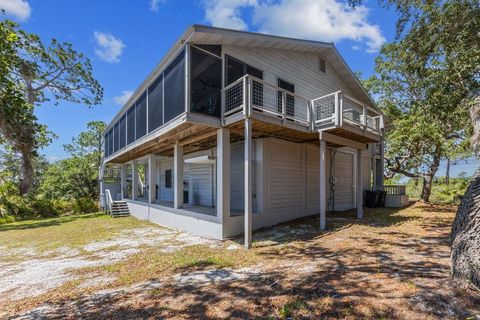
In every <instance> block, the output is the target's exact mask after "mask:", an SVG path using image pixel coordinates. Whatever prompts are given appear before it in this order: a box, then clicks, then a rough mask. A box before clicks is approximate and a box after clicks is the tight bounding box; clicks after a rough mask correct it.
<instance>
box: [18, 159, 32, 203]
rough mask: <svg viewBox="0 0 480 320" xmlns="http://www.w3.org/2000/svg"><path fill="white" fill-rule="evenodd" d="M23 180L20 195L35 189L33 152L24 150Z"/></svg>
mask: <svg viewBox="0 0 480 320" xmlns="http://www.w3.org/2000/svg"><path fill="white" fill-rule="evenodd" d="M21 154H22V178H21V180H20V188H19V191H20V195H25V194H27V193H29V192H30V191H32V188H33V162H32V152H31V151H26V150H22V151H21Z"/></svg>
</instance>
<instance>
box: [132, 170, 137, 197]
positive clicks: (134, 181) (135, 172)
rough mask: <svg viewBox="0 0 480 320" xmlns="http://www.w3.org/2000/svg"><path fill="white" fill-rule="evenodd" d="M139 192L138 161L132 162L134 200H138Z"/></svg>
mask: <svg viewBox="0 0 480 320" xmlns="http://www.w3.org/2000/svg"><path fill="white" fill-rule="evenodd" d="M137 194H138V162H137V161H133V163H132V200H137Z"/></svg>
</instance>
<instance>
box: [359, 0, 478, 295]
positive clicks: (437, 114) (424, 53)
mask: <svg viewBox="0 0 480 320" xmlns="http://www.w3.org/2000/svg"><path fill="white" fill-rule="evenodd" d="M350 2H353V3H354V4H355V3H359V2H361V0H350ZM384 3H385V4H387V5H391V4H393V5H395V6H396V8H397V11H398V12H399V13H400V19H399V20H398V23H397V40H398V39H400V40H398V42H401V41H403V39H402V36H403V35H404V34H406V35H405V36H404V38H405V39H406V41H405V42H403V43H402V46H403V47H404V48H405V49H406V50H405V51H406V52H408V53H409V56H410V59H411V61H412V63H411V64H408V63H407V66H410V67H412V66H413V67H414V68H415V66H417V67H418V73H417V74H415V72H413V73H411V72H409V73H408V74H409V75H418V76H420V77H421V78H422V79H423V77H426V78H425V79H423V80H425V81H423V85H425V86H426V87H427V88H428V86H429V83H428V81H433V82H432V84H435V83H442V82H443V83H444V84H445V86H444V87H443V88H441V87H438V86H434V87H433V88H434V90H432V89H429V90H426V93H428V94H429V96H428V97H429V98H431V100H432V101H433V102H436V103H435V104H428V105H427V106H424V107H423V108H422V109H423V110H425V111H426V112H427V114H428V115H431V116H432V119H438V118H440V119H441V117H444V116H446V115H448V112H449V111H453V112H457V111H459V110H460V112H465V111H469V112H470V120H471V125H472V126H473V130H474V134H473V136H472V139H471V144H472V147H473V150H474V152H475V154H476V155H477V157H478V156H480V97H479V93H480V88H479V87H480V84H479V81H480V33H479V32H478V30H480V19H479V17H480V3H479V2H478V1H476V0H451V1H435V0H434V1H431V0H420V1H419V0H385V1H384ZM408 26H411V28H410V29H408ZM405 29H407V30H405ZM418 62H421V63H420V65H419V64H418ZM422 63H423V65H430V66H431V67H432V68H431V69H433V72H431V73H427V74H425V73H424V72H425V70H424V68H422ZM438 68H445V69H446V70H448V72H444V73H442V72H435V71H436V70H435V69H438ZM410 69H411V68H410ZM440 77H444V78H445V79H439V78H440ZM439 80H440V81H439ZM420 88H422V87H420ZM414 93H417V92H415V91H414ZM422 93H423V92H422ZM442 99H444V100H446V101H448V102H449V103H438V102H439V100H442ZM435 106H437V107H438V109H433V108H434V107H435ZM461 109H463V110H461ZM445 125H446V126H448V125H449V123H448V122H445ZM454 133H455V132H454ZM478 199H480V170H477V173H476V174H475V175H474V177H473V180H472V181H471V183H470V185H469V186H468V188H467V190H466V192H465V195H464V197H463V199H462V201H461V204H460V206H459V208H458V210H457V214H456V216H455V220H454V222H453V227H452V233H451V239H452V253H451V262H452V276H453V277H454V278H456V279H458V280H462V281H466V282H468V283H471V284H473V285H475V286H476V287H477V288H480V254H479V252H480V232H479V230H480V202H479V201H478Z"/></svg>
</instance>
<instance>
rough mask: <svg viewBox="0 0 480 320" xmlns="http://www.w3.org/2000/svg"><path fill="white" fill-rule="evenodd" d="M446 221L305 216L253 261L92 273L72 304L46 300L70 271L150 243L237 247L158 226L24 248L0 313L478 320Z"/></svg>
mask: <svg viewBox="0 0 480 320" xmlns="http://www.w3.org/2000/svg"><path fill="white" fill-rule="evenodd" d="M453 217H454V211H453V208H451V207H435V206H428V207H427V206H423V205H414V206H412V207H410V208H408V209H405V210H402V211H400V212H396V211H387V212H370V213H367V219H365V221H358V220H355V219H354V218H353V213H345V214H336V215H335V216H334V217H333V216H330V217H329V219H328V229H329V230H328V231H327V232H319V231H318V229H317V223H318V220H316V219H305V220H302V221H299V222H294V223H291V224H286V225H281V226H277V227H274V228H271V229H266V230H262V231H260V232H257V233H256V234H255V235H254V238H255V240H256V242H255V246H254V248H253V249H252V254H255V255H256V256H257V257H258V259H256V260H254V261H255V262H254V263H252V264H251V265H248V266H242V267H229V268H216V267H215V266H213V267H212V266H208V265H207V266H204V267H192V268H189V269H184V270H172V271H171V272H169V273H166V274H162V275H161V276H158V277H154V278H152V279H149V280H148V281H143V282H140V283H135V284H133V285H129V286H122V287H109V286H108V283H109V282H111V281H113V280H114V279H113V278H111V277H110V276H108V275H105V274H102V275H92V277H90V278H87V279H82V281H81V283H79V284H77V287H76V288H75V290H76V291H75V292H77V291H78V294H77V295H74V296H73V298H72V296H68V297H62V295H61V294H56V295H54V296H49V295H48V294H49V292H52V290H53V288H58V287H59V286H61V285H62V284H65V283H67V281H71V280H72V279H73V278H74V277H75V276H76V275H75V273H72V272H71V270H72V269H75V268H78V269H81V268H84V267H85V266H91V265H102V264H111V263H113V262H115V261H119V260H124V259H127V258H128V256H129V255H131V254H134V253H136V252H138V251H139V250H144V249H145V248H148V247H153V246H155V247H160V248H161V250H163V251H164V252H175V251H176V250H180V249H181V248H185V247H187V246H191V245H197V244H200V245H203V246H209V247H212V248H216V247H221V246H223V247H226V248H227V250H234V251H233V252H241V250H242V251H243V250H244V249H242V248H241V246H240V245H239V244H236V243H235V242H231V243H228V244H225V243H222V242H220V241H214V240H208V239H204V238H201V237H195V236H191V235H188V234H185V233H179V232H174V231H170V230H167V229H163V228H155V227H149V228H145V227H143V228H139V229H134V230H130V231H128V232H124V233H122V234H121V235H120V236H118V237H117V238H115V239H113V240H109V241H103V242H95V243H91V244H88V245H86V246H85V247H84V248H82V249H81V250H77V251H73V252H69V251H68V249H65V248H62V249H60V250H59V252H58V253H56V254H53V255H52V254H51V253H49V254H45V255H44V256H35V254H34V252H32V250H30V249H28V248H27V249H25V248H24V249H22V250H23V251H22V252H23V253H20V250H19V252H17V253H16V254H17V255H18V256H22V254H24V256H23V257H24V258H23V259H19V262H17V263H10V264H9V263H1V264H0V317H4V318H11V319H57V318H58V319H76V318H82V319H98V318H108V319H137V318H141V319H158V318H168V319H170V318H172V319H252V318H253V319H257V318H259V319H264V318H273V319H276V318H292V319H318V318H325V319H337V318H341V319H358V318H367V319H413V318H415V319H475V320H476V319H480V293H479V292H478V291H476V290H475V289H472V288H468V287H465V286H461V285H458V284H456V283H454V282H452V281H451V279H450V277H449V270H450V266H449V254H450V251H449V232H450V226H451V222H452V220H453ZM238 243H241V239H238ZM9 254H11V252H10V253H9ZM0 261H1V256H0ZM85 288H90V289H91V288H99V289H91V290H84V289H85ZM32 296H37V297H44V296H45V297H47V298H45V299H43V298H41V299H34V298H32ZM2 302H3V303H4V304H3V306H7V305H8V306H10V307H9V308H6V307H2ZM12 305H13V307H12ZM2 310H4V311H2ZM2 312H3V313H2Z"/></svg>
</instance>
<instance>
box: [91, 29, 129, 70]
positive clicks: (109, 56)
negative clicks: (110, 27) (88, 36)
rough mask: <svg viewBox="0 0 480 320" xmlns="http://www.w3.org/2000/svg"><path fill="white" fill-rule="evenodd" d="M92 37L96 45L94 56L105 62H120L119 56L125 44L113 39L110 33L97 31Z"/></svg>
mask: <svg viewBox="0 0 480 320" xmlns="http://www.w3.org/2000/svg"><path fill="white" fill-rule="evenodd" d="M93 35H94V37H95V42H96V44H97V46H96V47H95V54H96V55H97V56H98V57H99V58H100V59H102V60H103V61H106V62H110V63H114V62H120V56H121V55H122V52H123V49H124V48H125V44H124V43H123V42H122V40H120V39H118V38H115V37H114V36H113V35H112V34H110V33H103V32H99V31H95V32H94V33H93Z"/></svg>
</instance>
